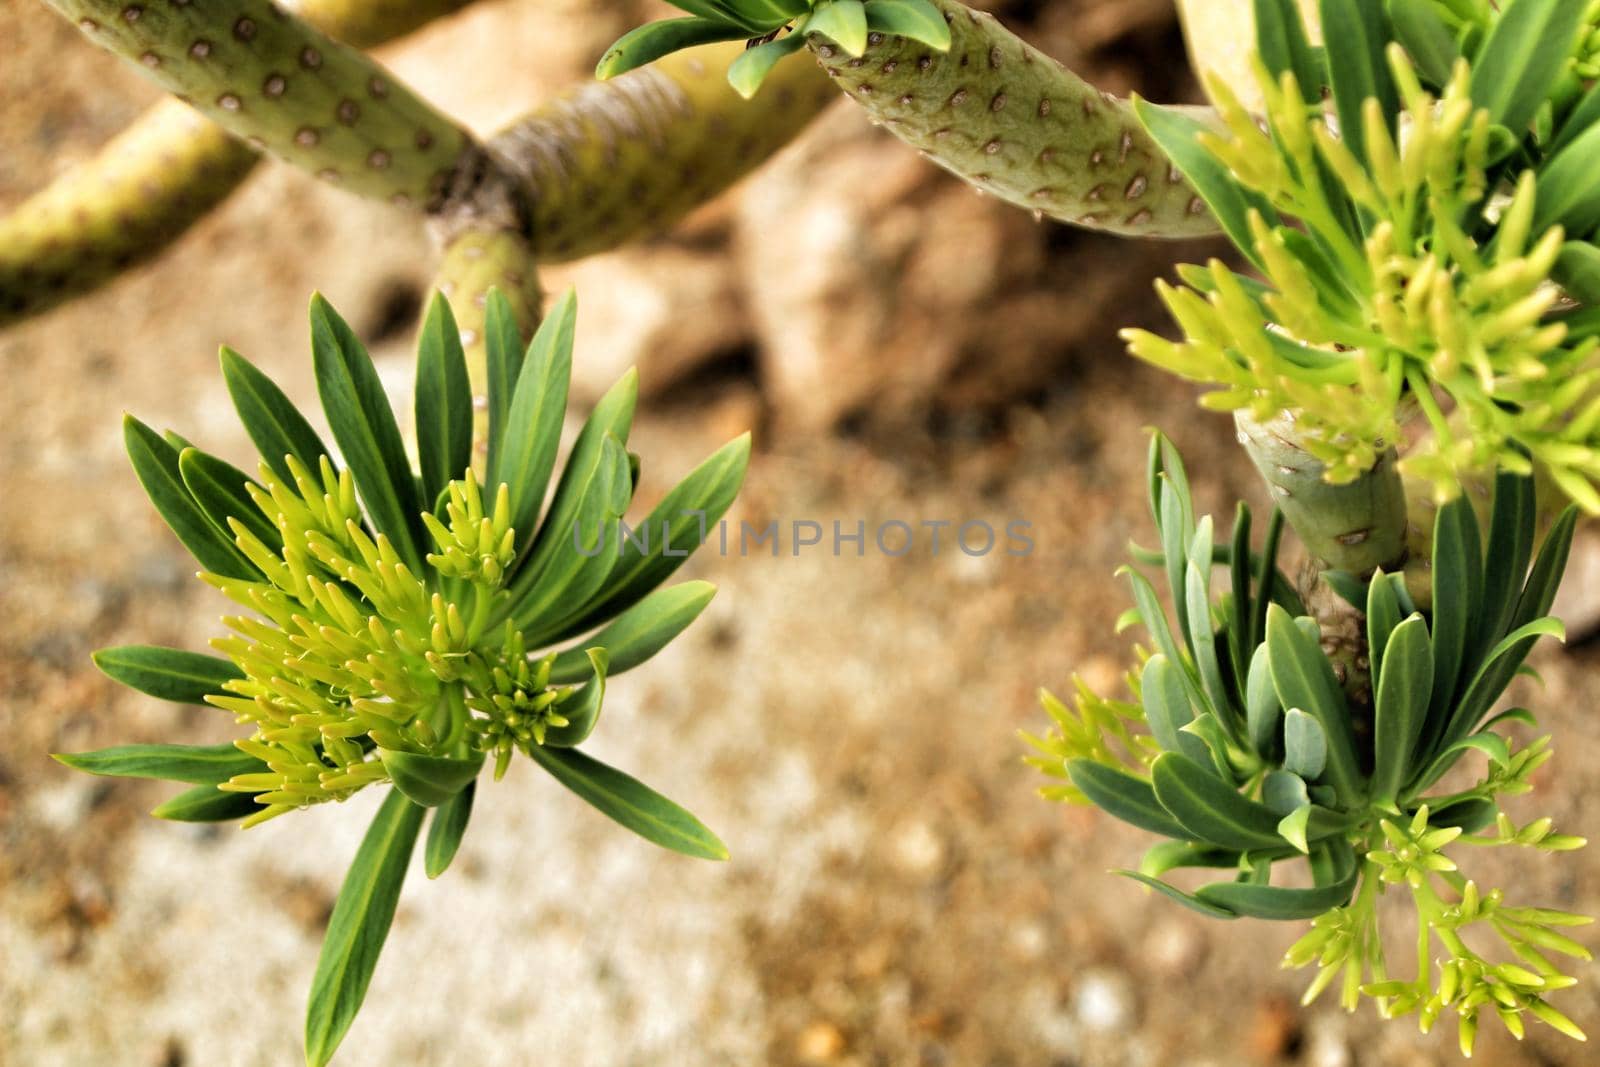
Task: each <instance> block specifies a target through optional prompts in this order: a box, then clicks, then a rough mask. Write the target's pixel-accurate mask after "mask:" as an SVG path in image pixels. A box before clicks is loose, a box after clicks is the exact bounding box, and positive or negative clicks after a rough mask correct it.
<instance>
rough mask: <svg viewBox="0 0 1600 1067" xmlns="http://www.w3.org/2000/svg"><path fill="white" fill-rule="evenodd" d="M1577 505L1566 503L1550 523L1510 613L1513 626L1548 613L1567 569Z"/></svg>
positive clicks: (1576, 519)
mask: <svg viewBox="0 0 1600 1067" xmlns="http://www.w3.org/2000/svg"><path fill="white" fill-rule="evenodd" d="M1577 523H1578V509H1577V508H1576V507H1573V506H1570V505H1569V506H1568V507H1567V508H1566V509H1565V510H1564V511H1562V513H1561V514H1560V515H1559V516H1557V518H1556V521H1555V522H1554V523H1552V524H1551V526H1550V532H1549V533H1547V534H1545V537H1544V544H1542V545H1540V546H1539V556H1538V558H1537V559H1535V560H1534V561H1533V570H1531V571H1529V572H1528V581H1527V583H1526V584H1525V585H1523V587H1522V595H1521V596H1520V597H1518V598H1517V609H1516V611H1514V612H1512V614H1511V622H1512V625H1513V626H1525V625H1527V624H1528V623H1530V622H1532V621H1534V620H1535V619H1539V618H1542V617H1544V616H1546V615H1548V614H1550V606H1551V605H1552V604H1554V603H1555V600H1556V589H1557V588H1558V587H1559V586H1560V585H1561V576H1562V575H1563V574H1564V573H1565V572H1566V569H1567V555H1568V553H1570V552H1571V550H1572V533H1573V531H1574V530H1575V529H1576V528H1577Z"/></svg>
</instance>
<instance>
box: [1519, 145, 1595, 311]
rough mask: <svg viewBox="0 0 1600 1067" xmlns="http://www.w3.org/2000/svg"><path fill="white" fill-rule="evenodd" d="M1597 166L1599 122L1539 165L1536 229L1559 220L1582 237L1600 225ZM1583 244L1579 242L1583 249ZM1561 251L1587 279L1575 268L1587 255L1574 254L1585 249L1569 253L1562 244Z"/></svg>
mask: <svg viewBox="0 0 1600 1067" xmlns="http://www.w3.org/2000/svg"><path fill="white" fill-rule="evenodd" d="M1597 166H1600V125H1595V126H1591V127H1589V129H1588V130H1586V131H1584V132H1583V133H1582V134H1579V135H1578V136H1577V137H1576V138H1574V139H1573V141H1572V143H1571V144H1568V145H1567V146H1566V147H1564V148H1562V149H1561V150H1560V151H1559V152H1557V153H1555V155H1553V156H1552V157H1551V158H1550V159H1549V161H1548V162H1546V163H1545V164H1544V166H1543V167H1542V168H1540V170H1539V176H1538V179H1537V181H1536V183H1535V186H1534V193H1535V197H1534V212H1533V227H1534V229H1533V232H1534V233H1542V232H1544V231H1545V230H1546V229H1548V228H1549V227H1551V226H1555V225H1557V224H1559V225H1561V226H1562V227H1563V228H1564V229H1565V230H1566V233H1567V236H1568V237H1574V238H1583V237H1588V236H1589V235H1590V234H1591V233H1593V232H1594V230H1595V227H1596V226H1600V190H1597V189H1596V187H1595V183H1594V182H1593V181H1591V180H1590V179H1591V177H1592V176H1593V175H1594V173H1595V168H1596V167H1597ZM1569 244H1570V242H1569ZM1582 247H1583V246H1582V245H1579V248H1580V249H1581V248H1582ZM1562 255H1563V257H1565V258H1566V259H1567V270H1568V271H1569V272H1572V273H1574V274H1575V276H1576V277H1577V279H1578V280H1579V281H1582V280H1584V278H1585V275H1584V274H1583V273H1582V272H1581V271H1575V270H1574V268H1581V267H1587V266H1588V261H1587V258H1585V259H1574V258H1573V257H1574V256H1582V255H1583V253H1582V252H1581V251H1574V252H1572V253H1570V254H1569V253H1568V252H1567V248H1566V246H1563V250H1562Z"/></svg>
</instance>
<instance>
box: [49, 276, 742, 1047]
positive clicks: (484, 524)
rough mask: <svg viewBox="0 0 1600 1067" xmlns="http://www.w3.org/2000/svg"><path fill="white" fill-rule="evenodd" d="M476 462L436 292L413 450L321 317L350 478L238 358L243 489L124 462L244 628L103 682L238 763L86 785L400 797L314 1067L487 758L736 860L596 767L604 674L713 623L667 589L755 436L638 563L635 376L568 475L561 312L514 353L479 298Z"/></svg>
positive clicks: (326, 983)
mask: <svg viewBox="0 0 1600 1067" xmlns="http://www.w3.org/2000/svg"><path fill="white" fill-rule="evenodd" d="M487 303H488V320H487V321H488V326H487V332H488V342H487V355H488V362H489V387H488V393H487V403H486V406H487V409H488V422H489V425H488V432H487V438H486V445H487V448H486V452H485V454H484V455H483V456H481V457H479V459H480V461H481V462H480V463H479V465H478V469H480V470H481V471H482V472H483V474H482V477H481V479H480V476H479V474H478V473H476V472H475V470H474V462H473V458H474V457H473V455H472V407H473V401H472V396H471V392H470V388H469V385H468V378H467V368H466V359H465V355H464V353H463V350H462V347H461V343H460V340H459V330H458V328H457V325H456V323H455V321H454V319H453V317H452V315H451V312H450V308H449V305H448V304H447V303H446V302H445V300H444V298H443V297H442V296H441V297H437V298H436V299H435V300H434V301H433V304H432V306H431V307H430V309H429V313H428V317H427V319H426V321H425V322H424V324H423V329H422V339H421V343H420V345H419V349H418V353H417V384H416V420H415V425H416V444H417V454H418V460H419V464H418V466H417V467H415V468H414V467H413V465H412V463H411V462H410V460H409V459H408V458H407V456H406V452H405V447H404V445H403V443H402V438H401V436H400V430H399V428H398V425H397V423H396V420H395V418H394V415H393V413H392V412H391V410H390V407H389V404H388V401H387V399H386V397H385V396H384V393H383V389H382V387H381V385H380V384H379V381H378V377H377V374H376V371H375V370H374V368H373V366H372V363H371V361H370V359H369V358H368V356H367V353H366V351H365V349H364V348H363V347H362V346H361V344H360V342H359V341H358V340H357V339H356V337H355V335H354V334H353V333H352V332H351V330H350V328H349V326H347V325H346V324H345V323H344V321H343V320H342V319H340V318H339V316H338V315H337V314H336V313H335V312H334V310H333V309H332V308H331V307H330V306H329V305H328V304H327V303H326V302H325V301H324V300H322V299H321V298H320V297H318V298H316V299H314V300H313V301H312V306H311V336H312V355H313V362H314V365H315V369H316V378H317V388H318V392H319V394H320V396H321V399H322V406H323V411H324V413H325V414H326V416H327V421H328V425H329V426H330V427H331V429H332V431H333V436H334V441H335V442H336V444H337V447H338V452H339V454H341V455H342V456H343V457H344V459H343V466H340V465H338V464H337V463H336V462H335V460H334V459H333V458H332V457H333V455H334V451H333V449H331V448H329V447H328V446H326V445H324V444H323V442H322V441H321V439H320V438H319V437H318V435H317V433H316V431H315V430H313V429H312V427H311V425H310V422H309V421H308V420H307V419H306V418H305V417H304V416H303V415H302V414H301V413H300V412H298V411H297V410H296V409H295V408H294V407H293V406H292V405H291V403H290V402H289V400H288V399H287V398H286V397H285V395H284V394H283V392H282V391H281V390H279V388H278V387H277V386H276V385H275V384H273V382H272V381H271V380H270V379H268V378H267V377H266V376H265V375H264V374H262V373H261V372H260V371H259V370H257V369H256V368H255V367H254V366H252V365H251V364H250V363H249V362H248V361H246V360H245V359H244V358H243V357H242V356H240V355H238V354H237V353H235V352H232V351H230V350H228V349H226V348H224V349H223V352H222V369H223V377H224V379H225V381H226V382H227V385H228V390H229V393H230V395H231V396H232V398H233V401H234V405H235V407H236V409H237V411H238V414H239V419H240V421H241V423H242V424H243V425H244V428H245V430H246V431H247V433H248V434H249V436H250V438H251V439H252V441H254V442H255V444H256V447H257V448H258V449H259V451H260V454H261V462H260V464H259V466H258V468H257V471H256V474H255V475H254V476H253V477H252V476H250V475H247V474H246V473H244V472H243V471H240V470H238V469H237V468H235V467H233V466H232V465H230V464H228V463H227V462H226V461H224V460H221V459H218V458H217V457H215V456H212V455H210V454H208V453H206V452H202V451H200V450H199V449H198V448H195V447H194V446H192V445H191V444H189V443H188V442H187V441H185V440H184V439H182V438H181V437H179V436H177V435H176V434H173V433H170V432H168V433H166V434H160V433H157V432H156V431H155V430H153V429H151V428H150V427H148V426H146V425H145V424H143V423H141V422H139V421H138V420H137V419H134V418H132V417H131V416H130V417H129V418H128V419H127V420H126V424H125V436H126V440H127V446H128V454H129V456H130V458H131V459H132V462H133V468H134V471H135V473H136V474H137V475H138V477H139V480H140V482H141V484H142V485H143V486H144V488H145V490H146V492H147V493H148V494H149V496H150V498H151V501H152V502H153V503H154V504H155V506H156V509H157V511H159V512H160V514H161V516H162V518H163V519H164V520H165V521H166V523H167V525H168V526H169V527H171V529H172V531H173V533H174V534H176V535H177V537H178V539H179V540H180V541H181V542H182V543H183V545H184V547H186V548H187V549H188V550H189V551H190V553H191V554H192V555H194V557H195V558H196V560H198V561H199V563H200V565H201V567H202V568H203V573H202V575H201V577H203V578H204V579H205V581H206V582H208V583H209V584H211V585H213V586H215V587H216V588H217V589H219V590H220V591H221V592H222V593H223V594H224V595H226V596H227V597H228V598H229V599H230V600H232V601H233V602H234V603H235V604H237V605H238V606H239V608H241V609H242V614H239V615H231V616H228V617H227V618H225V619H224V623H225V625H226V626H227V628H228V630H229V631H230V633H229V634H228V636H225V637H220V638H217V639H215V640H214V641H213V642H212V646H213V648H214V650H215V651H216V652H218V653H221V656H220V657H219V656H212V655H204V654H200V653H195V652H189V651H184V650H180V649H171V648H158V647H152V646H129V647H121V648H111V649H106V650H105V651H103V652H101V653H99V654H98V655H97V656H96V662H97V663H98V664H99V666H100V668H101V669H102V670H103V671H105V673H107V674H108V675H110V676H111V677H112V678H114V679H116V680H117V681H119V682H122V683H124V684H126V685H129V686H131V687H133V688H134V689H137V690H139V691H141V692H144V693H147V694H149V695H151V696H154V697H158V698H160V699H164V700H173V701H178V702H181V703H188V704H201V703H203V704H208V705H211V706H214V707H216V708H218V709H221V710H223V711H225V712H228V713H229V714H230V715H232V716H233V717H234V719H235V720H236V721H237V722H239V723H240V724H242V725H244V726H247V727H248V728H249V731H250V732H249V734H248V736H246V737H241V738H239V739H238V740H236V741H234V742H233V743H231V744H222V745H212V746H194V745H167V744H143V745H126V746H120V747H116V748H109V749H102V750H99V751H95V752H82V753H76V754H72V755H61V756H58V757H57V758H58V759H59V760H61V762H63V763H65V764H67V765H68V766H71V767H75V768H78V769H80V770H84V771H89V772H92V773H95V774H103V775H117V776H132V777H140V778H156V779H162V780H168V781H176V782H183V783H187V784H188V785H189V786H190V788H189V789H188V790H186V791H184V792H182V793H179V794H178V795H177V796H175V797H174V798H172V799H170V800H168V801H166V802H165V803H163V804H162V805H161V806H160V807H158V808H156V810H155V814H156V815H158V816H160V817H162V818H168V819H176V820H180V821H203V822H211V821H222V820H232V819H241V818H242V820H243V825H244V826H246V827H248V826H253V825H255V824H258V823H261V822H264V821H266V820H268V819H273V818H276V817H278V816H281V815H285V814H288V813H290V812H295V811H300V810H302V809H305V808H309V807H313V806H316V805H320V804H323V803H326V802H328V801H343V800H346V799H348V798H349V797H351V796H353V795H354V794H356V793H357V792H359V791H361V790H363V789H367V788H369V787H374V786H376V787H380V788H383V787H392V788H390V789H389V795H388V797H387V798H386V799H385V801H384V803H383V805H382V807H381V808H380V810H379V812H378V814H377V817H376V818H375V820H374V822H373V824H372V828H371V829H370V830H369V831H368V833H367V837H366V840H365V841H364V842H363V844H362V846H361V848H360V850H359V852H358V853H357V855H356V857H355V860H354V862H353V863H352V865H351V867H350V871H349V873H348V874H347V875H346V878H345V884H344V888H343V890H342V891H341V893H340V895H339V900H338V903H337V905H336V906H335V908H334V912H333V918H332V920H331V922H330V924H329V928H328V934H327V939H326V941H325V942H324V945H323V951H322V957H321V960H320V962H319V964H318V967H317V974H316V977H315V979H314V980H313V983H312V991H311V998H310V1006H309V1010H308V1015H307V1022H306V1057H307V1060H308V1062H311V1063H315V1064H322V1063H325V1062H327V1060H328V1059H329V1058H330V1057H331V1056H332V1054H333V1052H334V1049H335V1048H336V1047H337V1045H338V1044H339V1041H340V1039H341V1038H342V1037H343V1035H344V1032H345V1030H346V1029H347V1028H348V1026H349V1025H350V1023H351V1021H352V1020H353V1019H354V1017H355V1014H356V1011H357V1009H358V1008H359V1007H360V1004H361V999H362V996H363V995H364V993H365V991H366V987H367V982H368V981H369V979H370V978H371V975H372V971H373V968H374V966H375V965H376V963H377V958H378V950H379V948H381V946H382V944H383V941H384V938H385V936H386V934H387V932H388V926H389V922H390V919H391V918H392V917H393V914H394V908H395V902H396V900H397V899H398V898H399V895H400V890H401V886H402V883H403V881H404V878H405V873H406V867H407V864H408V861H409V859H410V856H411V853H412V850H413V847H414V845H415V842H416V839H417V837H418V836H419V834H420V832H421V827H422V823H423V820H424V817H425V814H426V812H427V810H428V809H432V811H433V818H432V821H431V823H430V824H429V830H428V836H427V841H426V844H425V846H424V855H425V865H426V869H427V873H428V875H429V877H437V876H438V875H440V874H441V873H443V871H444V870H445V868H446V867H448V866H449V864H450V861H451V859H452V857H453V856H454V855H455V852H456V849H457V847H458V846H459V844H460V842H461V839H462V835H463V834H464V833H465V831H466V828H467V822H468V818H469V816H470V814H471V811H472V805H473V796H474V791H475V788H476V782H477V780H478V778H479V776H480V775H479V772H480V770H481V769H482V768H483V766H484V764H485V762H486V761H492V762H493V764H494V775H495V777H496V778H499V777H500V776H501V775H502V774H504V773H505V771H506V769H507V767H508V765H509V764H510V762H511V761H512V760H513V759H514V758H516V756H517V754H518V753H520V754H522V755H523V756H525V757H527V758H528V759H529V760H530V761H532V762H533V763H535V764H537V765H538V766H539V767H540V768H542V769H543V770H545V771H546V772H548V773H549V774H550V776H551V777H553V778H554V779H555V780H556V781H558V782H560V783H561V784H562V785H564V786H566V787H567V788H568V789H570V790H572V791H573V792H574V793H576V794H577V795H578V796H580V797H582V798H583V799H584V800H586V801H587V802H588V803H590V804H591V805H593V806H594V807H595V808H596V809H598V810H599V811H600V812H602V813H604V814H605V815H607V816H609V817H610V818H612V819H614V820H615V821H617V822H618V823H620V824H621V825H622V826H624V827H626V828H628V829H629V830H632V831H634V832H635V833H637V834H639V835H640V836H642V837H644V838H646V839H647V840H650V841H652V842H654V843H656V844H658V845H661V846H663V847H665V848H669V849H672V850H674V851H677V852H682V853H684V854H686V855H690V856H697V857H703V858H709V859H722V858H726V856H727V851H726V849H725V848H724V846H723V844H722V842H721V841H720V840H718V839H717V837H716V836H715V835H714V834H712V833H711V831H709V830H707V829H706V828H705V827H704V826H703V825H701V823H700V822H699V821H698V820H697V819H695V818H694V816H692V815H690V814H689V813H688V812H687V811H684V810H683V809H682V808H680V807H678V806H677V805H676V804H674V803H672V802H671V801H669V800H667V799H666V798H665V797H663V796H661V795H660V794H658V793H656V792H655V791H653V790H651V789H650V788H649V787H647V786H645V785H644V784H642V783H641V782H639V781H637V780H635V779H634V778H632V777H630V776H628V775H627V774H625V773H623V772H621V771H619V770H616V769H614V768H612V767H609V766H607V765H605V764H604V763H601V762H600V761H598V760H595V759H593V758H592V757H589V756H587V755H585V754H584V753H583V752H582V751H581V750H580V748H579V747H578V746H580V745H581V744H582V743H583V741H584V740H585V739H587V738H588V737H589V735H590V734H591V733H592V732H593V730H594V729H595V727H596V724H597V722H598V720H599V717H600V713H601V710H602V708H603V700H604V696H605V690H606V685H607V682H608V680H610V679H611V678H614V677H615V676H617V675H618V674H621V673H622V672H624V671H626V670H629V669H631V668H633V667H636V666H638V665H639V664H640V663H643V662H644V661H645V660H647V659H649V658H650V657H651V656H653V655H654V654H655V653H656V652H658V651H659V650H660V649H661V648H663V647H664V646H665V645H666V644H667V643H668V642H669V641H671V640H672V639H673V638H674V637H676V636H677V634H678V633H680V632H681V631H682V630H683V629H684V628H685V627H687V626H688V625H689V624H690V623H691V622H693V621H694V619H695V617H696V616H697V615H699V613H700V612H701V610H702V609H704V607H705V606H706V604H707V603H708V602H709V601H710V599H711V596H712V593H713V589H712V587H711V586H710V585H708V584H707V583H705V582H697V581H691V582H683V583H679V584H677V585H670V586H663V583H664V582H666V580H667V579H668V578H669V577H670V576H671V575H672V574H673V572H674V571H676V570H677V568H678V567H679V566H681V565H682V563H683V562H684V560H685V559H686V558H687V557H688V556H689V555H690V554H691V553H692V552H693V551H694V549H695V548H697V547H698V546H699V544H700V541H701V539H702V536H703V530H704V529H705V528H706V527H707V526H708V525H714V524H715V523H716V521H717V520H718V518H720V516H721V515H722V514H723V512H724V511H725V510H726V509H727V507H728V505H729V504H730V503H731V502H732V500H733V497H734V495H735V493H736V492H737V491H738V488H739V485H740V483H741V481H742V480H743V477H744V470H745V465H746V462H747V460H748V457H749V445H750V442H749V437H748V435H746V436H742V437H740V438H738V439H736V440H734V441H732V442H730V443H729V444H728V445H726V446H725V447H724V448H722V449H721V450H719V451H718V452H716V453H715V454H713V455H712V456H711V457H710V458H708V459H707V460H706V461H705V462H704V463H702V464H701V465H700V466H699V467H697V468H696V469H695V470H694V471H693V472H691V473H690V474H689V475H688V476H687V477H686V478H685V479H684V480H683V481H682V482H680V483H679V484H678V486H677V487H676V488H674V489H673V490H672V491H671V492H669V493H668V494H667V495H666V496H665V497H664V498H663V499H662V500H661V502H660V503H659V504H658V505H657V506H656V507H655V508H654V510H653V511H652V512H651V513H650V515H649V517H648V518H647V519H646V520H645V521H644V526H643V529H645V530H647V531H650V532H651V535H652V536H653V537H654V541H653V542H651V541H649V540H647V541H646V543H645V545H644V546H642V547H641V545H640V544H639V543H638V542H636V541H634V540H629V541H628V542H627V544H626V545H624V542H623V539H622V537H621V536H620V531H619V523H620V522H622V521H623V516H624V515H625V514H626V512H627V509H628V507H629V504H630V502H631V500H632V499H633V495H634V489H635V485H636V481H637V476H638V463H639V460H638V457H637V456H635V455H633V454H632V453H630V452H628V451H627V448H626V442H627V438H628V431H629V428H630V426H631V424H632V419H633V411H634V401H635V398H636V395H637V385H636V378H635V376H634V374H633V373H632V372H631V371H630V372H629V373H628V374H627V375H626V376H624V377H623V379H622V380H621V381H619V382H618V383H617V384H616V385H615V386H613V387H612V389H611V390H610V391H609V392H608V393H607V394H606V395H605V396H604V397H603V398H602V399H601V400H600V401H599V403H597V404H596V406H595V408H594V411H593V412H592V413H591V414H590V416H589V418H588V420H587V421H586V422H585V423H584V426H583V429H582V430H581V431H580V432H579V434H578V436H577V438H576V440H575V441H574V442H573V444H572V446H571V449H570V451H569V453H568V455H567V458H566V461H565V463H564V464H562V465H561V466H560V468H559V475H558V476H557V477H556V478H555V482H554V492H553V494H552V495H551V497H550V502H549V504H548V506H546V505H545V498H546V490H547V488H548V486H549V485H550V482H551V478H552V476H553V475H555V474H556V473H557V469H558V468H557V463H556V459H557V450H558V445H559V442H560V436H561V428H562V420H563V416H564V414H565V412H566V402H567V383H568V377H569V374H570V372H571V366H572V339H573V325H574V319H575V315H576V304H575V301H574V299H573V298H572V297H571V296H570V295H568V296H567V297H565V298H564V299H563V300H562V301H561V302H559V303H558V305H557V306H556V307H555V309H554V310H553V311H552V313H551V314H550V315H549V316H548V317H547V318H546V319H545V321H544V323H543V324H542V325H541V326H540V328H539V331H538V332H537V333H536V334H535V336H534V338H533V341H532V343H531V344H529V345H528V346H527V348H526V350H525V351H524V349H523V346H522V344H521V341H520V338H519V336H518V333H517V328H516V324H515V320H514V318H513V314H512V311H511V308H510V305H509V303H508V302H507V301H506V300H505V299H504V298H503V297H502V296H500V294H499V293H498V291H494V292H491V293H490V296H489V299H488V301H487Z"/></svg>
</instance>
